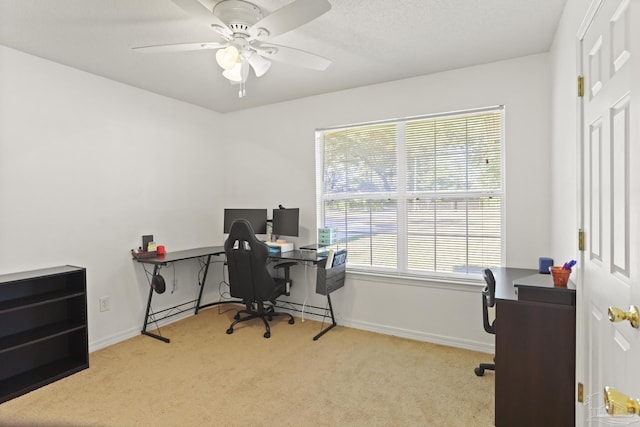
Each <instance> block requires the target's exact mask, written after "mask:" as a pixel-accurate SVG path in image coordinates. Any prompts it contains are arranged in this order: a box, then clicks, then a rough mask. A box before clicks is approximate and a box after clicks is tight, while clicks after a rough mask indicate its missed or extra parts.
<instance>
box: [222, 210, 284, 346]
mask: <svg viewBox="0 0 640 427" xmlns="http://www.w3.org/2000/svg"><path fill="white" fill-rule="evenodd" d="M224 251H225V255H226V256H227V267H228V269H229V290H230V293H231V296H232V297H234V298H238V299H241V300H242V302H243V303H244V305H245V309H244V310H239V311H238V313H236V315H235V316H234V321H233V323H232V324H231V326H229V329H227V334H232V333H233V328H234V326H236V325H237V324H238V323H240V322H246V321H247V320H251V319H256V318H260V319H262V322H263V323H264V327H265V330H266V332H265V333H264V337H265V338H269V337H270V336H271V328H270V326H269V321H271V320H273V317H275V316H289V324H290V325H293V323H294V319H293V316H292V315H291V314H289V313H283V312H276V311H275V306H276V298H278V297H279V296H280V295H282V294H284V293H285V290H286V289H285V284H284V283H282V282H276V281H275V280H274V279H273V277H272V276H271V274H270V273H269V270H268V268H267V260H268V255H269V248H268V247H267V245H266V244H265V243H263V242H261V241H259V240H258V239H257V238H256V236H255V233H254V232H253V229H252V228H251V225H250V224H249V222H248V221H246V220H244V219H237V220H235V221H234V222H233V224H231V230H230V231H229V237H228V238H227V240H226V242H225V243H224ZM265 303H268V304H270V305H266V304H265ZM242 314H245V315H246V316H244V317H242V316H241V315H242Z"/></svg>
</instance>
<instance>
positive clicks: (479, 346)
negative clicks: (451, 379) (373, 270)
mask: <svg viewBox="0 0 640 427" xmlns="http://www.w3.org/2000/svg"><path fill="white" fill-rule="evenodd" d="M280 308H281V309H282V307H280ZM285 311H288V310H285ZM291 314H293V315H294V316H295V317H297V318H301V317H302V316H301V313H299V312H295V311H291ZM192 315H193V313H190V312H185V313H183V314H181V315H178V316H173V317H171V318H169V319H164V320H162V321H159V322H158V325H159V326H161V327H162V326H164V325H168V324H170V323H173V322H177V321H179V320H182V319H184V318H185V317H189V316H192ZM304 318H308V319H311V320H316V321H322V320H323V319H322V316H319V315H316V314H312V313H308V312H306V313H304ZM324 321H325V323H331V317H330V316H329V317H328V318H325V319H324ZM336 322H337V323H338V325H339V326H346V327H348V328H354V329H361V330H364V331H369V332H375V333H378V334H384V335H392V336H396V337H401V338H408V339H412V340H416V341H424V342H430V343H432V344H440V345H446V346H448V347H456V348H462V349H465V350H472V351H479V352H481V353H487V354H493V353H495V345H491V344H486V343H482V342H478V341H473V340H465V339H460V338H457V337H451V336H446V335H437V334H430V333H426V332H421V331H415V330H411V329H402V328H395V327H392V326H386V325H381V324H378V323H370V322H362V321H358V320H347V319H336ZM149 326H150V327H149V328H148V329H149V331H150V332H153V330H154V329H155V323H153V324H150V325H149ZM329 333H330V332H329ZM139 334H140V329H139V328H131V329H128V330H126V331H122V332H120V333H118V334H115V335H112V336H109V337H107V338H104V339H101V340H99V341H93V342H90V343H89V353H92V352H94V351H97V350H100V349H102V348H105V347H109V346H111V345H114V344H117V343H119V342H121V341H124V340H128V339H129V338H133V337H135V336H136V335H139ZM149 339H153V338H149Z"/></svg>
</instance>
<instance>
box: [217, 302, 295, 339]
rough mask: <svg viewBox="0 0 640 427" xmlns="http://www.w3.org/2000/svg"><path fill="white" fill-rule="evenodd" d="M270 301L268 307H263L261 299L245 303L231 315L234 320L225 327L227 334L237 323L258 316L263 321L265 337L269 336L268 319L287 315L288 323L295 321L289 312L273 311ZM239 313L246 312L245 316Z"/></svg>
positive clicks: (231, 331)
mask: <svg viewBox="0 0 640 427" xmlns="http://www.w3.org/2000/svg"><path fill="white" fill-rule="evenodd" d="M271 303H272V304H273V305H271V306H268V307H265V306H264V304H263V302H262V301H258V302H254V303H246V304H245V307H246V308H245V309H244V310H239V311H238V312H237V313H236V314H235V316H233V318H234V321H233V323H231V326H229V329H227V334H232V333H233V327H234V326H236V325H237V324H238V323H241V322H246V321H247V320H251V319H258V318H260V319H262V322H263V323H264V328H265V333H264V335H263V336H264V337H265V338H270V337H271V327H270V326H269V321H271V320H273V318H274V317H275V316H289V324H290V325H293V324H294V323H295V320H294V318H293V316H292V315H291V314H289V313H284V312H280V311H275V309H274V307H275V301H271ZM241 314H246V315H247V316H245V317H241Z"/></svg>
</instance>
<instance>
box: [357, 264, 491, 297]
mask: <svg viewBox="0 0 640 427" xmlns="http://www.w3.org/2000/svg"><path fill="white" fill-rule="evenodd" d="M347 275H348V276H350V277H354V278H356V279H360V280H368V281H371V282H378V283H386V284H393V285H394V286H396V285H400V286H418V287H428V288H439V289H447V290H460V291H473V292H477V291H478V289H479V288H480V289H481V288H483V287H484V286H485V285H486V284H485V282H484V280H483V279H482V278H480V277H478V278H477V279H476V278H462V277H460V278H458V277H451V276H444V275H442V276H438V275H433V276H417V275H411V274H398V273H381V272H371V271H364V270H354V269H347Z"/></svg>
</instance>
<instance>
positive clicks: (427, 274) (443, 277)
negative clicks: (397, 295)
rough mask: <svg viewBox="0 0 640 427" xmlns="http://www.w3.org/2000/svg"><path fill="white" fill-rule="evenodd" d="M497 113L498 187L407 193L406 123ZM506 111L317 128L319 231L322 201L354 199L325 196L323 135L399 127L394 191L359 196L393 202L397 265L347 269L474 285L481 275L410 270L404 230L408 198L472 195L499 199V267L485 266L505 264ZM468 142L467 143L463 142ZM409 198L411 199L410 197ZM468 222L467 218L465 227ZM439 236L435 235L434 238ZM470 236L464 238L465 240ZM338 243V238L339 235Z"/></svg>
mask: <svg viewBox="0 0 640 427" xmlns="http://www.w3.org/2000/svg"><path fill="white" fill-rule="evenodd" d="M494 112H499V113H500V132H499V135H500V146H499V150H500V152H499V153H500V178H499V182H500V188H499V189H493V190H482V191H473V190H468V189H467V190H466V191H461V192H444V191H437V190H434V191H427V192H425V191H409V190H408V189H407V180H406V175H407V167H406V163H407V161H406V159H407V157H408V154H407V153H408V152H407V150H406V135H405V130H406V124H407V123H408V122H414V121H420V120H432V119H443V118H444V119H446V118H462V117H465V116H474V115H481V114H483V113H494ZM505 116H506V108H505V106H504V105H497V106H489V107H483V108H475V109H469V110H459V111H452V112H443V113H435V114H426V115H420V116H411V117H404V118H399V119H387V120H379V121H372V122H362V123H355V124H349V125H342V126H333V127H327V128H317V129H316V131H315V140H316V144H315V145H316V153H315V154H316V210H317V216H316V218H317V226H318V227H319V228H322V227H324V224H325V207H324V204H325V201H327V200H340V199H342V200H353V199H355V198H356V197H354V195H355V194H356V193H349V192H347V193H343V194H337V195H336V194H324V184H325V181H324V172H325V164H324V161H325V151H324V145H325V142H324V134H325V132H331V131H338V130H348V129H354V128H365V127H372V126H378V125H384V124H395V125H400V126H398V134H397V138H396V153H395V155H396V161H395V164H396V166H397V182H398V183H397V189H396V191H395V192H370V193H368V192H365V193H360V195H361V196H362V198H363V199H367V200H384V199H395V200H396V201H397V205H396V215H397V229H396V234H395V238H396V246H397V252H396V253H397V265H396V267H395V268H385V267H379V266H356V265H354V264H353V263H349V258H347V269H348V270H349V271H352V272H357V273H359V274H371V275H377V276H389V277H405V278H413V279H419V280H438V281H443V282H447V281H452V280H453V281H455V282H462V283H465V282H473V283H477V280H478V278H479V277H481V276H480V273H479V272H478V273H473V272H469V273H456V272H442V271H430V270H418V269H410V268H409V249H408V238H409V237H408V236H409V235H410V233H409V231H408V230H407V223H408V216H407V215H408V205H409V199H410V198H411V199H412V198H413V197H418V198H419V197H420V196H422V197H424V198H426V199H432V198H434V197H436V198H440V197H453V196H454V195H455V196H460V197H462V198H464V199H465V200H472V198H473V195H476V196H478V197H480V196H482V197H492V196H493V197H500V204H501V206H500V215H499V217H500V238H499V240H500V243H499V245H500V259H499V265H487V266H486V267H498V266H503V265H505V261H506V205H507V203H506V202H507V200H506V177H505V176H506V170H505V164H506V161H505V157H506V153H505V145H506V144H505V121H506V118H505ZM466 143H468V140H467V141H466ZM409 195H410V197H409ZM468 222H469V220H468V218H467V219H466V222H465V223H467V224H468ZM437 235H438V233H437V232H436V236H437ZM468 236H469V234H467V235H466V237H467V239H468ZM338 239H339V241H340V236H338Z"/></svg>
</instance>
